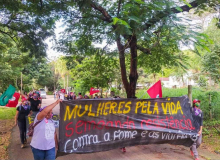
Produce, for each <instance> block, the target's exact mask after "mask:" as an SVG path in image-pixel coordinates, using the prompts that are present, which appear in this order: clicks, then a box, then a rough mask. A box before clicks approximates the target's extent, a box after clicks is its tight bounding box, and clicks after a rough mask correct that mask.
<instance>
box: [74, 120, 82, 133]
mask: <svg viewBox="0 0 220 160" xmlns="http://www.w3.org/2000/svg"><path fill="white" fill-rule="evenodd" d="M79 123H80V124H79ZM78 124H79V125H78ZM82 126H83V121H81V120H79V121H78V122H77V123H76V133H77V134H81V133H82V132H83V131H82V130H81V131H80V132H78V128H80V127H82Z"/></svg>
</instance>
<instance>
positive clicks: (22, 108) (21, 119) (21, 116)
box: [15, 100, 31, 148]
mask: <svg viewBox="0 0 220 160" xmlns="http://www.w3.org/2000/svg"><path fill="white" fill-rule="evenodd" d="M30 111H31V108H30V106H29V103H28V101H27V100H23V101H22V103H21V104H20V105H19V106H18V107H17V111H16V114H15V125H16V126H17V125H18V127H19V131H20V139H21V148H24V147H25V144H26V143H27V138H26V131H27V129H26V116H28V115H29V114H30Z"/></svg>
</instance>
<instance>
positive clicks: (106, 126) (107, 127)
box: [105, 121, 113, 129]
mask: <svg viewBox="0 0 220 160" xmlns="http://www.w3.org/2000/svg"><path fill="white" fill-rule="evenodd" d="M109 123H111V127H113V122H112V121H108V122H107V123H106V125H105V128H106V129H109V128H110V127H109V125H108V124H109Z"/></svg>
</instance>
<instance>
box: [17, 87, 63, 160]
mask: <svg viewBox="0 0 220 160" xmlns="http://www.w3.org/2000/svg"><path fill="white" fill-rule="evenodd" d="M60 101H62V100H61V99H58V100H57V101H56V102H54V103H52V104H51V105H48V106H45V107H41V104H42V99H41V97H40V91H34V92H30V93H28V94H27V93H24V94H21V103H20V104H19V106H18V107H17V111H16V115H15V125H18V127H19V131H20V140H21V148H24V147H25V146H26V144H27V133H26V132H27V128H26V117H27V116H35V119H34V123H33V124H32V129H34V132H33V137H32V139H31V143H30V146H31V150H32V153H33V156H34V159H35V160H44V159H48V160H49V159H50V160H53V159H55V150H56V149H55V147H56V148H58V140H57V134H56V131H55V126H54V123H53V120H52V116H53V114H52V109H53V108H54V107H55V106H56V105H57V104H58V103H59V102H60ZM30 126H31V125H30Z"/></svg>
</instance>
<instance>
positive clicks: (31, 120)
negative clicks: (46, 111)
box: [26, 114, 59, 133]
mask: <svg viewBox="0 0 220 160" xmlns="http://www.w3.org/2000/svg"><path fill="white" fill-rule="evenodd" d="M35 117H36V115H33V116H27V117H26V130H27V133H28V128H29V126H30V124H31V123H34V119H35ZM52 120H53V122H54V125H55V127H56V128H58V127H59V116H58V115H56V114H54V115H53V117H52Z"/></svg>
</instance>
